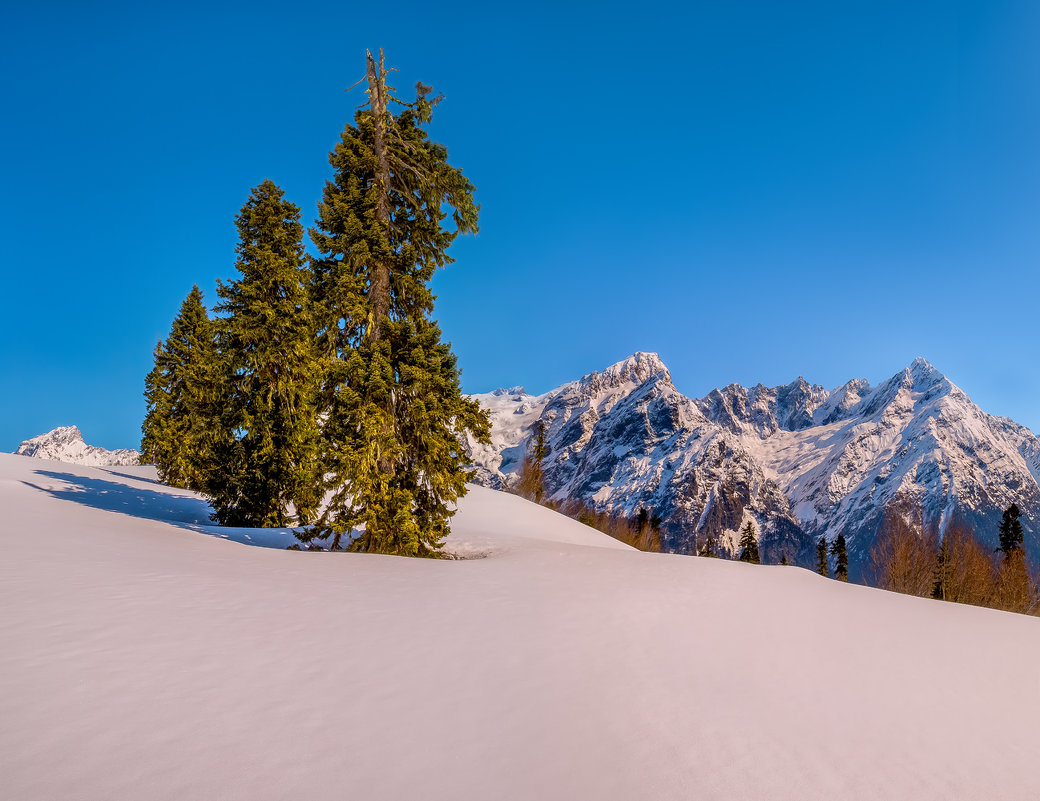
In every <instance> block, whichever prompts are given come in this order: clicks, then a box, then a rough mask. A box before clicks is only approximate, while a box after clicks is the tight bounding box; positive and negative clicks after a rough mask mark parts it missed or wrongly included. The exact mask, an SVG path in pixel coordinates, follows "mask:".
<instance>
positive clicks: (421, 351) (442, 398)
mask: <svg viewBox="0 0 1040 801" xmlns="http://www.w3.org/2000/svg"><path fill="white" fill-rule="evenodd" d="M367 65H368V68H367V80H368V102H367V103H366V104H365V107H363V108H362V109H360V110H358V112H357V113H356V114H355V117H354V124H353V125H347V126H346V128H345V129H344V131H343V134H342V137H341V140H340V143H339V144H338V145H337V146H336V148H335V150H334V151H333V152H332V153H331V155H330V156H329V162H330V164H331V165H332V166H333V168H334V170H335V175H334V177H333V180H332V181H329V182H327V183H326V185H325V192H324V196H323V199H322V201H321V203H320V204H319V206H318V220H317V222H316V225H315V227H314V228H313V229H311V238H312V240H313V241H314V244H315V247H316V248H317V250H318V252H319V254H320V255H319V258H317V259H315V260H314V262H313V264H314V270H315V279H316V292H315V299H316V303H317V308H318V312H319V321H318V328H319V331H320V332H321V340H320V341H321V346H322V358H323V375H324V377H325V380H324V387H323V397H322V403H321V416H322V420H323V423H322V446H323V458H322V465H321V466H322V469H323V473H324V474H325V475H326V476H328V477H329V478H330V488H331V489H332V490H333V492H332V495H331V496H330V499H329V503H328V506H327V507H326V510H325V512H324V514H323V516H322V518H321V520H320V521H319V523H318V525H317V526H316V527H315V529H314V530H312V531H311V532H308V533H307V535H306V536H316V537H321V538H324V537H329V536H331V537H332V547H334V548H336V547H340V545H341V538H342V537H343V536H344V535H347V536H348V537H350V538H351V539H350V542H349V547H350V548H351V549H353V550H358V551H367V552H375V553H396V554H403V555H415V556H428V555H434V554H436V552H437V551H438V549H439V548H440V544H441V542H442V540H443V538H444V537H445V536H446V535H447V533H448V521H449V519H450V517H451V515H452V513H453V508H454V505H455V502H456V501H457V500H458V498H459V497H461V496H462V495H464V494H465V492H466V480H467V478H469V476H470V475H471V473H470V472H469V470H468V461H469V460H468V458H467V456H466V451H465V443H464V440H465V437H466V436H467V435H469V436H472V437H473V438H474V439H476V440H478V441H488V437H489V423H488V418H487V415H486V414H485V413H484V412H483V411H482V410H481V409H480V407H479V405H478V404H477V403H476V402H475V401H473V400H471V399H468V398H466V397H464V396H463V395H462V389H461V387H460V383H459V369H458V365H457V362H456V359H455V356H454V355H453V354H452V352H451V347H450V345H449V344H448V343H445V342H443V341H442V340H441V331H440V328H439V327H438V326H437V324H436V323H435V322H434V321H433V319H432V317H431V315H432V312H433V301H434V296H433V293H432V291H431V289H430V281H431V280H432V278H433V275H434V273H435V272H436V270H437V269H438V268H440V267H444V266H446V265H447V264H450V263H451V261H452V259H451V258H450V257H449V256H448V255H447V248H448V246H449V245H450V244H451V243H452V241H453V240H454V239H455V237H456V236H457V235H458V234H460V233H469V232H475V231H476V230H477V213H478V207H477V205H476V204H475V203H474V202H473V191H474V190H473V186H472V184H470V182H469V181H468V180H467V179H466V178H465V176H464V175H463V174H462V172H461V171H460V170H458V169H456V168H455V167H452V166H451V165H449V164H448V161H447V150H446V149H445V148H444V147H443V146H442V145H439V144H437V143H435V142H432V141H430V139H429V137H428V135H427V133H426V130H425V129H424V127H423V126H424V125H425V124H427V123H428V122H430V120H431V118H432V111H433V107H434V105H435V104H436V102H437V99H431V98H430V92H431V89H430V88H429V87H427V86H423V85H421V84H419V85H418V86H417V93H416V99H415V101H414V102H412V103H405V102H403V101H401V100H398V99H397V98H396V97H394V96H393V95H392V94H391V93H392V92H393V91H394V90H393V87H390V86H387V84H386V76H387V69H386V68H385V66H384V64H383V57H382V53H380V57H379V61H378V63H377V62H376V60H375V59H374V58H373V57H372V55H371V53H369V54H368V61H367ZM392 102H393V103H397V104H398V106H399V107H400V109H401V111H400V112H399V113H397V114H394V113H392V112H391V110H390V109H389V104H390V103H392ZM449 211H450V213H451V218H452V219H451V222H452V225H451V226H450V227H449V226H447V225H445V224H444V220H445V218H446V217H447V215H448V213H449ZM352 532H353V533H352Z"/></svg>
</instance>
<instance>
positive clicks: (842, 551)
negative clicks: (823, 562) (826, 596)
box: [831, 533, 849, 581]
mask: <svg viewBox="0 0 1040 801" xmlns="http://www.w3.org/2000/svg"><path fill="white" fill-rule="evenodd" d="M831 555H832V556H833V557H834V578H836V579H837V580H838V581H848V580H849V552H848V550H847V549H846V547H845V535H844V534H842V533H839V534H838V536H837V537H835V538H834V542H833V543H831Z"/></svg>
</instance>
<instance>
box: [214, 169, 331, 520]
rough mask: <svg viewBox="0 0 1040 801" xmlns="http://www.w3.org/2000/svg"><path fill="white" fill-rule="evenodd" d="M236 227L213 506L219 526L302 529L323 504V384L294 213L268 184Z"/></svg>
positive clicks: (224, 293) (224, 320) (220, 323)
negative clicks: (320, 446)
mask: <svg viewBox="0 0 1040 801" xmlns="http://www.w3.org/2000/svg"><path fill="white" fill-rule="evenodd" d="M235 225H236V227H237V228H238V235H239V243H238V246H237V247H236V253H237V254H238V258H237V260H236V263H235V266H236V267H237V269H238V272H239V277H238V278H237V279H236V280H234V281H230V282H228V283H226V284H225V283H224V282H218V288H217V294H218V295H219V296H220V298H221V303H220V304H219V305H218V306H217V311H219V312H222V313H223V314H224V316H223V317H219V318H217V320H216V326H217V331H218V341H219V345H220V349H221V353H222V355H223V357H224V367H225V369H226V371H227V372H226V374H227V376H228V380H229V387H228V394H227V398H226V402H225V404H224V406H223V409H222V429H223V431H224V432H226V433H227V434H228V435H229V436H228V441H226V442H225V445H226V447H224V448H223V453H224V456H223V459H222V460H221V461H222V462H223V464H224V469H223V470H222V471H221V472H220V473H219V474H218V475H217V476H215V477H214V479H215V480H214V481H212V482H211V486H210V496H211V502H212V504H213V507H214V509H215V512H216V514H215V516H216V518H217V520H218V521H219V522H221V523H222V524H224V525H246V526H288V525H291V524H293V523H307V522H309V520H310V518H311V515H312V514H313V512H314V510H315V509H316V508H317V506H318V503H319V501H320V499H321V490H320V483H321V482H320V472H319V470H318V467H317V461H316V457H317V436H318V426H317V415H316V403H317V389H318V380H319V377H318V360H317V349H316V346H315V341H314V340H315V326H314V321H313V320H314V316H313V313H312V309H311V304H310V302H309V292H310V275H311V273H310V270H309V268H308V265H307V260H306V259H307V257H306V254H305V252H304V245H303V226H302V225H301V224H300V209H299V208H298V207H297V206H296V205H294V204H293V203H290V202H289V201H287V200H286V199H285V194H284V192H283V191H282V190H281V189H280V188H279V187H278V186H277V185H276V184H275V183H274V182H272V181H264V182H263V183H262V184H260V185H259V186H257V187H255V188H254V189H253V190H252V191H251V192H250V195H249V199H248V200H247V201H246V203H245V205H244V206H243V207H242V210H241V211H240V212H239V214H238V216H237V217H236V218H235Z"/></svg>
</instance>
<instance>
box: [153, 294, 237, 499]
mask: <svg viewBox="0 0 1040 801" xmlns="http://www.w3.org/2000/svg"><path fill="white" fill-rule="evenodd" d="M220 373H221V368H220V362H219V357H218V353H217V347H216V342H215V339H214V331H213V322H212V320H210V317H209V313H208V312H207V310H206V306H205V303H204V302H203V296H202V291H201V290H200V289H199V288H198V286H193V287H192V289H191V292H189V293H188V296H187V297H186V298H185V299H184V302H183V303H182V304H181V308H180V312H179V313H178V314H177V316H176V317H175V318H174V320H173V325H172V326H171V328H170V333H169V336H167V337H166V339H165V340H164V341H160V343H159V344H158V345H156V348H155V364H154V366H153V367H152V370H151V371H150V372H149V373H148V376H147V377H146V378H145V393H144V395H145V401H146V404H147V410H146V414H145V418H144V423H143V424H142V426H141V433H142V439H141V460H142V461H143V462H146V463H151V464H154V465H155V466H156V468H157V470H158V473H159V479H160V480H161V481H162V482H163V483H165V484H169V485H170V486H173V487H184V488H187V489H191V490H196V491H199V492H203V491H205V490H206V488H207V484H208V480H209V477H210V475H211V473H212V470H213V465H214V450H215V443H216V440H217V437H218V435H219V430H218V427H217V426H216V425H215V420H216V418H217V416H218V410H219V409H220V407H221V405H222V402H223V398H222V395H221V393H222V382H221V378H220Z"/></svg>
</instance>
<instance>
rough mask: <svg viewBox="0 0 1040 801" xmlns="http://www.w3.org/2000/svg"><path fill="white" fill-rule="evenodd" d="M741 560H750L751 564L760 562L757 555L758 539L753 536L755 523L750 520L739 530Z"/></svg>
mask: <svg viewBox="0 0 1040 801" xmlns="http://www.w3.org/2000/svg"><path fill="white" fill-rule="evenodd" d="M739 559H740V561H741V562H751V564H753V565H758V564H761V562H762V560H761V559H759V556H758V540H757V539H756V538H755V524H754V523H752V522H751V521H750V520H749V521H748V522H747V524H746V525H745V526H744V528H743V529H742V530H741V532H740V557H739Z"/></svg>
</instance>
